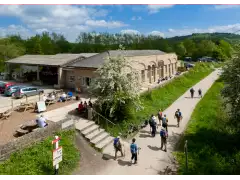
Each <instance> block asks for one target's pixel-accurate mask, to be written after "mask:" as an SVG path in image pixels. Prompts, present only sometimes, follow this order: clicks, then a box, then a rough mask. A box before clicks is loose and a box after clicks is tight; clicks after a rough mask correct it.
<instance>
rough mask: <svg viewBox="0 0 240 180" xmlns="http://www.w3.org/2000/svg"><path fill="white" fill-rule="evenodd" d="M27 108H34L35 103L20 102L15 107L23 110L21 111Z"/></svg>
mask: <svg viewBox="0 0 240 180" xmlns="http://www.w3.org/2000/svg"><path fill="white" fill-rule="evenodd" d="M29 109H35V103H21V104H20V106H18V108H17V110H18V111H20V110H23V112H25V111H27V110H29Z"/></svg>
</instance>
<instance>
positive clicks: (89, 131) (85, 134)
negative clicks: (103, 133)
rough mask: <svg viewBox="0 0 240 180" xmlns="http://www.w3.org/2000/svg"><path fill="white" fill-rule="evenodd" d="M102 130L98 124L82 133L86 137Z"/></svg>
mask: <svg viewBox="0 0 240 180" xmlns="http://www.w3.org/2000/svg"><path fill="white" fill-rule="evenodd" d="M97 129H100V127H99V126H98V125H96V124H94V125H92V126H91V127H88V128H86V129H85V130H83V131H81V133H82V134H83V135H84V136H87V135H89V134H90V133H92V132H94V131H95V130H97Z"/></svg>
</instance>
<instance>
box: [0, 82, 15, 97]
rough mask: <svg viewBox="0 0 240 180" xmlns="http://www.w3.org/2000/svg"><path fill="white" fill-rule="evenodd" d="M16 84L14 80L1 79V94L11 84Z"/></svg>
mask: <svg viewBox="0 0 240 180" xmlns="http://www.w3.org/2000/svg"><path fill="white" fill-rule="evenodd" d="M14 84H15V83H14V82H3V81H0V94H3V93H4V91H5V89H6V88H8V87H9V86H12V85H14Z"/></svg>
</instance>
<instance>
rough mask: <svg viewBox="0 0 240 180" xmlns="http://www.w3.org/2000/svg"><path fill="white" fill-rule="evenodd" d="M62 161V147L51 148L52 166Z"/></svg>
mask: <svg viewBox="0 0 240 180" xmlns="http://www.w3.org/2000/svg"><path fill="white" fill-rule="evenodd" d="M61 161H62V147H61V146H60V147H59V148H57V149H54V150H53V166H56V165H57V164H59V163H60V162H61Z"/></svg>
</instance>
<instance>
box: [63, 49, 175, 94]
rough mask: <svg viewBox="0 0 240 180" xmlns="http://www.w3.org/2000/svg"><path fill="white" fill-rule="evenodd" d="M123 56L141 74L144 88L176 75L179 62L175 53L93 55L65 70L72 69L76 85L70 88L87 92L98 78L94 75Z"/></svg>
mask: <svg viewBox="0 0 240 180" xmlns="http://www.w3.org/2000/svg"><path fill="white" fill-rule="evenodd" d="M119 55H121V56H123V57H124V58H125V59H126V60H127V61H129V63H130V65H131V67H129V70H131V69H132V68H134V69H135V70H137V71H138V73H139V80H140V81H141V84H142V86H143V87H147V86H148V85H149V84H153V83H157V81H158V79H159V78H163V77H166V76H167V77H169V76H172V75H174V74H176V71H177V67H178V61H177V55H176V54H175V53H164V52H162V51H159V50H121V51H120V50H110V51H106V52H103V53H99V54H96V55H93V56H91V57H89V58H85V59H82V60H79V61H76V62H74V63H70V64H68V65H67V67H65V68H69V69H72V72H71V78H72V79H74V83H73V84H72V86H71V87H68V88H80V89H81V90H83V91H84V90H85V89H86V88H87V86H89V84H90V82H91V79H92V78H95V77H96V73H94V72H95V71H96V70H97V68H99V67H100V66H101V65H102V64H103V63H104V61H105V60H106V59H108V58H109V57H117V56H119ZM67 81H68V80H67Z"/></svg>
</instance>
